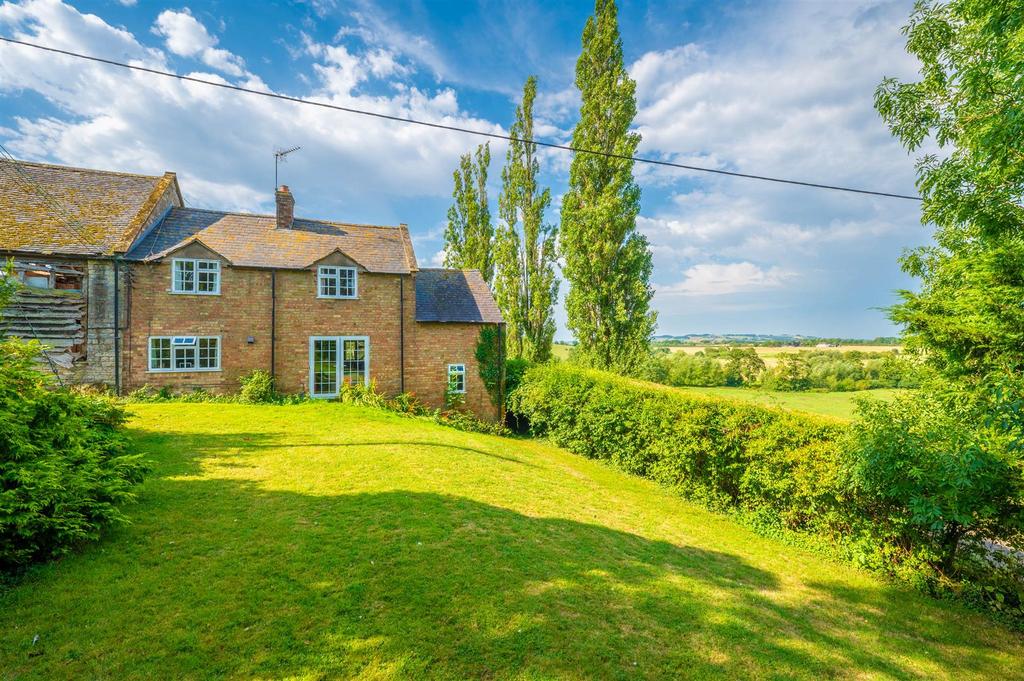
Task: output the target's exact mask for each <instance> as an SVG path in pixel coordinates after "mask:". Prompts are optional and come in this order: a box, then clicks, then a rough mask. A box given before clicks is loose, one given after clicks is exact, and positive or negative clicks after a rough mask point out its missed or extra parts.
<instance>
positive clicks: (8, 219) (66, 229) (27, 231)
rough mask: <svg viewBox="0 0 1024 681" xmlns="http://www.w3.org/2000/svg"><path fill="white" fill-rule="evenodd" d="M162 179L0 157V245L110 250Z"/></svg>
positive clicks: (49, 249) (69, 251) (17, 248)
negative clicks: (1, 158)
mask: <svg viewBox="0 0 1024 681" xmlns="http://www.w3.org/2000/svg"><path fill="white" fill-rule="evenodd" d="M165 178H166V176H160V175H152V176H151V175H131V174H128V173H115V172H109V171H104V170H88V169H84V168H71V167H67V166H55V165H48V164H43V163H28V162H25V161H8V160H3V161H0V248H2V249H4V250H10V251H28V252H33V253H54V254H68V255H88V254H93V253H102V254H110V253H112V252H114V251H115V250H118V247H119V246H120V245H121V242H122V239H123V238H124V237H125V235H126V234H127V233H129V232H130V231H131V230H132V228H133V227H135V226H136V223H137V221H138V219H139V214H140V213H141V212H142V211H143V210H144V209H145V208H146V206H147V205H148V202H149V200H150V198H151V196H152V195H153V193H154V191H155V190H156V189H157V187H158V185H159V184H160V182H161V180H164V179H165Z"/></svg>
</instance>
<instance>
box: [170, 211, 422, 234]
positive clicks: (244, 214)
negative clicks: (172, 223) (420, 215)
mask: <svg viewBox="0 0 1024 681" xmlns="http://www.w3.org/2000/svg"><path fill="white" fill-rule="evenodd" d="M174 210H190V211H196V212H199V213H219V214H221V215H240V216H242V217H247V218H266V219H268V220H277V216H276V215H274V214H272V213H250V212H248V211H244V210H217V209H216V208H197V207H195V206H176V207H175V208H174ZM295 221H296V222H315V223H317V224H321V225H333V226H335V227H371V228H374V229H393V230H401V229H402V226H401V225H371V224H369V223H365V222H338V221H336V220H321V219H318V218H302V217H296V218H295Z"/></svg>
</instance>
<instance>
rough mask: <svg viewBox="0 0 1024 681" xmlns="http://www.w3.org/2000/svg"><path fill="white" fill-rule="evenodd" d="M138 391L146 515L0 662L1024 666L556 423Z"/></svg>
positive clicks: (964, 626)
mask: <svg viewBox="0 0 1024 681" xmlns="http://www.w3.org/2000/svg"><path fill="white" fill-rule="evenodd" d="M133 409H134V410H135V412H136V413H137V417H136V418H135V420H134V422H133V427H134V435H135V437H136V438H137V442H138V445H139V448H140V449H141V450H142V451H144V452H145V453H146V454H147V456H148V457H150V458H151V459H152V460H153V461H154V464H155V470H154V471H153V473H152V475H151V477H150V478H149V479H148V480H147V482H145V483H144V484H143V485H142V487H141V489H140V492H141V500H140V503H138V504H136V505H133V506H131V507H129V508H128V512H129V514H130V516H131V518H132V521H133V522H132V524H131V525H130V526H128V527H125V528H123V529H119V530H117V531H116V532H114V533H113V534H112V535H111V536H110V537H109V538H108V539H106V540H105V541H102V542H100V543H98V544H94V545H91V546H88V547H85V548H84V549H83V550H82V552H81V553H80V554H78V555H75V556H73V557H70V558H67V559H65V560H63V561H60V562H58V563H54V564H50V565H47V566H43V567H41V568H40V569H38V570H36V571H34V572H33V573H32V574H31V576H30V577H29V578H27V579H26V580H25V581H24V582H23V583H21V584H20V585H18V586H16V587H14V588H13V589H12V590H10V591H9V592H7V593H5V594H4V595H3V596H0V677H3V678H11V679H20V678H39V679H64V678H103V679H107V678H109V679H126V678H137V679H149V678H174V679H183V678H222V677H234V678H268V679H269V678H298V679H307V678H308V679H312V678H325V677H330V678H336V677H341V678H346V677H353V676H359V677H360V678H371V679H405V678H419V677H432V678H450V679H465V678H492V679H507V678H510V679H542V678H543V679H547V678H554V679H584V678H594V679H605V678H623V679H634V678H651V679H654V678H659V679H669V678H686V677H708V676H718V677H722V678H771V679H789V678H806V679H816V680H817V679H823V678H857V679H868V678H927V679H933V678H950V679H952V678H956V679H965V678H977V679H982V678H985V679H1009V678H1022V677H1024V665H1022V664H1021V660H1022V659H1024V641H1022V639H1021V637H1020V636H1019V635H1016V634H1013V633H1011V632H1009V631H1007V630H1005V629H1003V628H1001V627H999V626H997V625H995V624H993V623H991V622H990V621H989V620H987V619H985V618H983V617H981V616H979V615H975V614H972V613H969V612H967V611H965V610H963V609H961V608H960V607H957V606H955V605H952V604H948V603H942V602H938V601H933V600H929V599H928V598H925V597H923V596H920V595H918V594H915V593H910V592H907V591H905V590H901V589H898V588H895V587H892V586H887V585H885V584H883V583H881V582H879V581H878V580H876V579H875V578H873V577H872V576H870V575H867V574H865V573H861V572H858V571H856V570H855V569H853V568H852V567H850V566H847V565H843V564H835V563H830V562H828V561H826V560H824V559H822V558H819V557H817V556H814V555H811V554H808V553H805V552H802V551H799V550H796V549H793V548H789V547H786V546H784V545H782V544H779V543H777V542H775V541H773V540H769V539H764V538H760V537H758V536H756V535H754V534H752V533H751V532H749V531H747V530H746V529H744V528H742V527H739V526H737V525H735V524H733V523H732V522H730V521H729V520H728V519H726V518H724V517H720V516H716V515H714V514H710V513H707V512H705V511H703V510H701V509H699V508H697V507H695V506H692V505H690V504H687V503H685V502H683V501H681V500H679V499H677V498H675V497H673V496H671V495H670V494H669V493H668V492H666V491H663V490H661V489H659V488H657V487H656V486H654V485H653V484H650V483H648V482H646V481H643V480H640V479H636V478H630V477H628V476H625V475H623V474H620V473H618V472H616V471H614V470H612V469H610V468H608V467H605V466H603V465H601V464H599V463H596V462H592V461H588V460H585V459H581V458H579V457H576V456H573V455H570V454H567V453H565V452H562V451H560V450H558V449H556V448H554V447H552V446H550V445H548V444H545V443H543V442H539V441H523V440H510V439H502V438H497V437H491V436H484V435H474V434H465V433H459V432H456V431H453V430H450V429H446V428H442V427H439V426H436V425H433V424H430V423H427V422H425V421H416V420H410V419H403V418H400V417H398V416H394V415H390V414H386V413H383V412H376V411H372V410H369V409H365V408H359V407H349V406H345V405H338V404H306V405H298V406H290V407H272V406H266V407H260V406H241V405H222V404H216V405H214V404H153V405H138V406H135V407H133ZM37 636H38V640H37V642H36V643H35V644H34V645H33V640H34V639H35V637H37Z"/></svg>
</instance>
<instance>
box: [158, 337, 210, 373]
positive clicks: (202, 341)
mask: <svg viewBox="0 0 1024 681" xmlns="http://www.w3.org/2000/svg"><path fill="white" fill-rule="evenodd" d="M149 370H150V371H219V370H220V338H219V337H218V336H151V337H150V339H149Z"/></svg>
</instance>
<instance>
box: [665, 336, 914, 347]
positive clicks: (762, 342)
mask: <svg viewBox="0 0 1024 681" xmlns="http://www.w3.org/2000/svg"><path fill="white" fill-rule="evenodd" d="M899 344H900V340H899V338H896V337H895V336H878V337H877V338H870V339H869V338H811V337H808V338H793V339H786V340H783V339H776V338H765V339H751V338H744V337H737V338H730V337H728V336H721V337H714V338H713V340H712V339H711V338H710V337H709V338H708V339H701V338H693V337H689V338H660V339H657V340H654V341H652V342H651V346H652V347H655V348H678V347H681V346H686V347H700V346H705V345H706V346H712V345H714V346H719V345H727V346H742V347H752V346H756V347H760V348H783V347H803V348H813V347H815V346H817V345H881V346H889V345H899Z"/></svg>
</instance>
